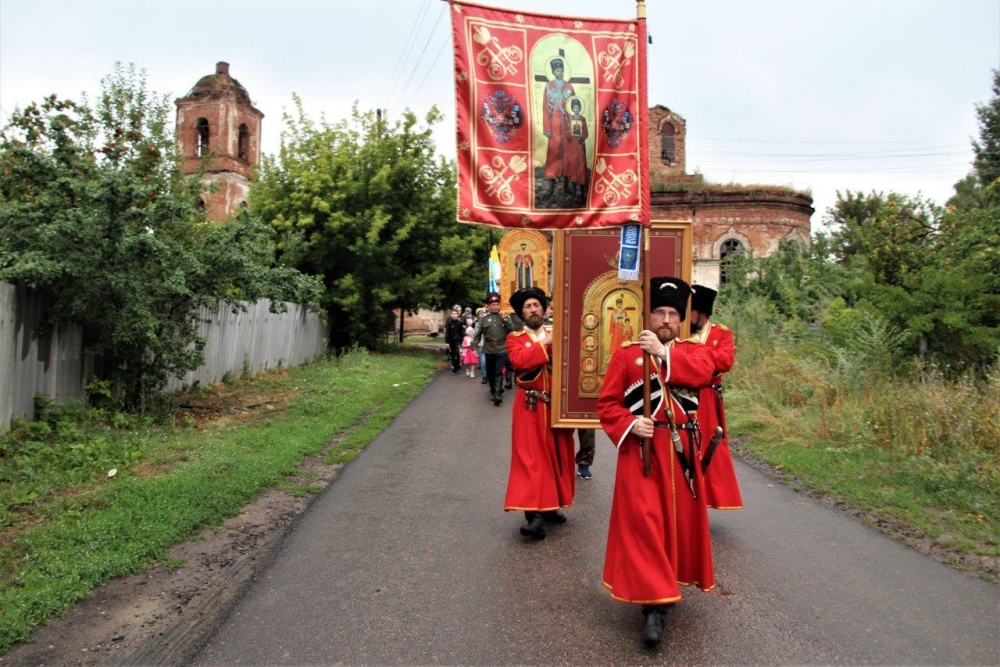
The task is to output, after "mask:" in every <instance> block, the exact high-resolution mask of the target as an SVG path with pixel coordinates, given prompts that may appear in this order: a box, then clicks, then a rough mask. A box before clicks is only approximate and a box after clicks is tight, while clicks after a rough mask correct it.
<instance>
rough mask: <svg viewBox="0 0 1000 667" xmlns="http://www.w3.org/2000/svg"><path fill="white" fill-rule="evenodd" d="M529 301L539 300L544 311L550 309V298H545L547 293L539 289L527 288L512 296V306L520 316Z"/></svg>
mask: <svg viewBox="0 0 1000 667" xmlns="http://www.w3.org/2000/svg"><path fill="white" fill-rule="evenodd" d="M528 299H538V303H540V304H542V310H545V309H546V308H548V307H549V297H547V296H545V292H543V291H542V290H541V289H540V288H538V287H525V288H524V289H519V290H517V291H516V292H514V293H513V294H511V295H510V305H511V307H512V308H513V309H514V312H515V313H517V314H518V316H520V315H521V309H522V308H524V304H525V303H526V302H527V301H528Z"/></svg>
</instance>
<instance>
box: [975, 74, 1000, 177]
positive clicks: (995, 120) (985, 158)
mask: <svg viewBox="0 0 1000 667" xmlns="http://www.w3.org/2000/svg"><path fill="white" fill-rule="evenodd" d="M992 89H993V98H992V99H991V100H990V101H989V102H986V103H985V104H980V105H977V106H976V116H977V117H978V118H979V141H973V142H972V150H973V152H974V153H975V154H976V160H975V162H974V163H973V167H974V168H975V172H976V175H977V177H978V178H979V183H980V185H981V186H982V187H984V188H985V187H988V186H990V185H992V184H993V183H994V182H995V181H996V180H997V179H998V178H1000V69H995V70H993V87H992Z"/></svg>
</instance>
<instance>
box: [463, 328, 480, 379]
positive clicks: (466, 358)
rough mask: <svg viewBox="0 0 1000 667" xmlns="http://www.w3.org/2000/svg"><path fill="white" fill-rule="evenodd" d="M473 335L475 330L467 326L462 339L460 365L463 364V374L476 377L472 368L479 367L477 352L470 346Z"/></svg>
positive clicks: (474, 335)
mask: <svg viewBox="0 0 1000 667" xmlns="http://www.w3.org/2000/svg"><path fill="white" fill-rule="evenodd" d="M475 337H476V330H475V329H473V328H472V327H469V328H468V329H466V330H465V338H463V339H462V365H463V366H465V374H466V375H468V376H469V377H470V378H474V377H476V373H475V370H474V369H475V368H478V367H479V353H478V352H477V351H476V348H475V347H473V346H472V341H473V340H474V339H475Z"/></svg>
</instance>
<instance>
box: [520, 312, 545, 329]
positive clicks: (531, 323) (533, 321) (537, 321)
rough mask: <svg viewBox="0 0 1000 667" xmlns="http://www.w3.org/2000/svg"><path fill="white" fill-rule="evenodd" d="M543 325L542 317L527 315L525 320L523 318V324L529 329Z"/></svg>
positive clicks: (543, 319) (543, 317)
mask: <svg viewBox="0 0 1000 667" xmlns="http://www.w3.org/2000/svg"><path fill="white" fill-rule="evenodd" d="M544 323H545V316H544V315H528V316H527V317H526V318H524V324H525V325H526V326H527V327H528V328H529V329H537V328H538V327H540V326H542V324H544Z"/></svg>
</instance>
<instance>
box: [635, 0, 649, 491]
mask: <svg viewBox="0 0 1000 667" xmlns="http://www.w3.org/2000/svg"><path fill="white" fill-rule="evenodd" d="M636 18H637V19H638V23H639V44H638V47H639V49H638V50H639V120H640V122H639V156H640V157H639V169H640V171H641V173H642V177H641V181H640V195H639V197H640V210H641V213H640V223H641V224H642V259H641V260H640V261H639V270H640V274H639V279H640V280H641V281H642V311H643V312H642V317H643V328H644V329H648V328H649V304H650V299H649V277H650V274H651V273H652V267H651V266H650V265H649V227H650V224H651V221H650V217H651V215H650V205H649V130H648V128H647V127H646V125H647V124H648V122H649V104H648V103H647V101H646V96H647V92H646V85H647V82H646V44H647V37H646V2H645V0H636ZM651 368H652V361H651V359H650V356H649V353H648V352H644V353H643V355H642V376H643V382H642V416H643V417H645V418H646V419H650V418H651V417H652V408H651V404H652V401H651V398H650V393H651V390H650V384H651V382H650V377H649V374H650V370H651ZM652 465H653V440H652V438H643V440H642V474H643V475H645V476H646V477H649V475H650V473H651V472H652Z"/></svg>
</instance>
